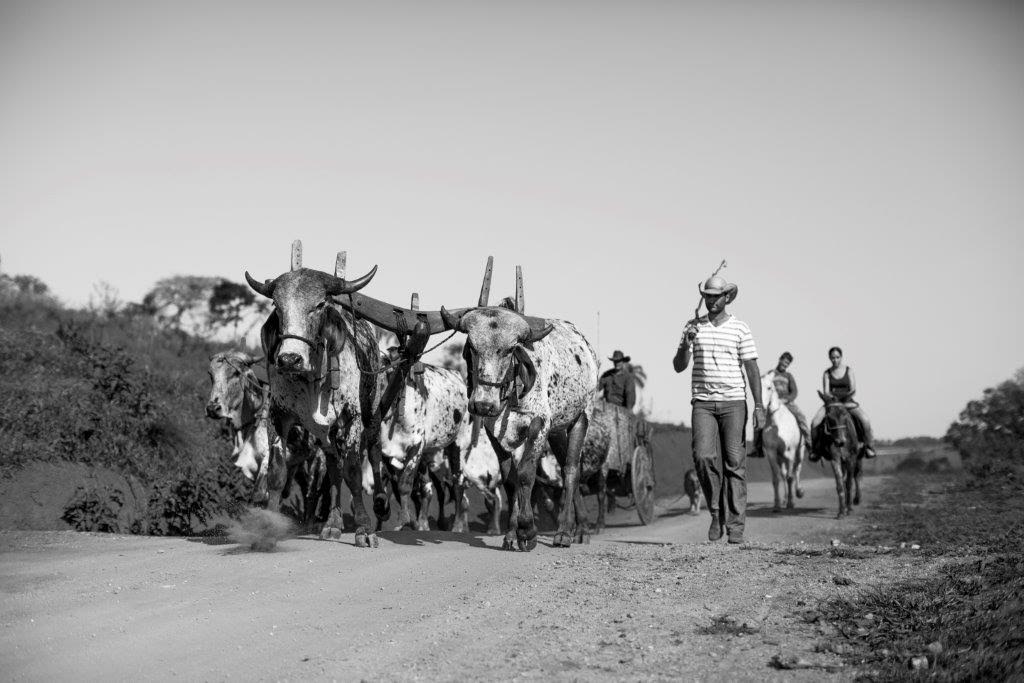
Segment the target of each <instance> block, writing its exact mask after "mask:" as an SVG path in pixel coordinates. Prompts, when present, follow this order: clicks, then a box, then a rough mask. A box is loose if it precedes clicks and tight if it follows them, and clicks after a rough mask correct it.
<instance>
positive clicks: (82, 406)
mask: <svg viewBox="0 0 1024 683" xmlns="http://www.w3.org/2000/svg"><path fill="white" fill-rule="evenodd" d="M38 289H39V288H38V287H36V288H35V290H34V291H36V290H38ZM0 321H3V322H2V323H0V348H3V349H4V352H3V353H2V354H0V476H10V475H11V474H12V473H13V472H14V471H15V470H17V469H18V468H20V467H21V466H23V465H25V464H27V463H28V462H31V461H39V460H42V461H50V462H60V461H71V462H81V463H86V464H89V465H92V466H97V467H103V468H109V469H112V470H114V471H116V472H119V473H122V474H125V475H133V476H134V477H135V478H136V479H137V480H138V481H139V483H140V484H141V486H142V487H143V489H144V490H145V491H146V492H147V493H148V500H149V506H148V510H147V512H145V513H142V512H139V511H135V510H134V509H133V510H132V511H131V512H130V513H129V511H128V510H127V509H126V507H125V505H126V499H125V493H124V492H122V491H120V490H118V489H116V488H104V487H97V486H92V487H83V488H81V489H79V492H78V494H77V495H76V496H75V497H74V498H73V499H72V500H71V502H70V503H69V504H68V505H67V507H66V508H65V510H64V513H63V518H64V520H65V521H66V522H68V523H69V524H70V525H71V526H73V527H74V528H76V529H81V530H95V531H115V532H121V533H125V532H132V533H156V534H192V533H196V532H198V531H200V530H201V528H202V526H203V525H204V524H207V523H208V522H209V521H210V520H211V519H212V517H213V516H215V515H218V514H221V513H224V512H230V511H232V510H234V509H235V507H236V506H237V504H238V501H239V500H240V499H241V498H242V497H243V490H242V489H243V486H242V481H241V479H240V478H239V477H238V475H237V474H236V472H235V471H234V467H233V466H232V465H231V463H230V462H229V459H228V458H227V455H228V453H230V451H231V444H230V441H229V440H228V438H227V435H226V434H225V433H224V432H223V431H222V428H221V425H219V424H218V423H215V422H214V421H212V420H209V419H208V418H206V416H205V412H204V410H203V406H204V404H205V402H206V392H207V391H208V390H209V379H208V378H207V376H206V368H207V363H208V358H209V356H210V355H211V354H212V353H213V352H215V351H216V350H218V348H217V347H216V346H215V345H213V344H209V343H207V342H205V341H203V340H201V339H197V338H194V337H189V338H188V339H185V340H184V341H183V340H182V337H181V335H180V334H179V335H176V334H171V333H168V332H165V331H162V330H161V329H159V328H158V327H157V326H156V325H155V324H154V323H153V321H152V318H151V317H150V316H148V315H141V314H139V309H138V308H137V307H128V308H126V309H124V310H122V311H113V312H112V311H103V312H102V313H97V312H90V311H75V310H67V309H65V308H63V307H62V306H61V305H60V304H59V303H57V302H56V301H55V300H53V299H50V298H41V297H39V296H38V295H37V294H34V293H33V294H31V295H29V294H24V293H21V292H19V291H16V290H5V291H4V292H2V293H0ZM143 500H146V496H145V495H144V496H143ZM132 515H134V516H136V517H138V516H141V517H142V518H141V519H134V518H133V519H130V521H128V522H126V521H125V519H126V518H129V517H131V516H132Z"/></svg>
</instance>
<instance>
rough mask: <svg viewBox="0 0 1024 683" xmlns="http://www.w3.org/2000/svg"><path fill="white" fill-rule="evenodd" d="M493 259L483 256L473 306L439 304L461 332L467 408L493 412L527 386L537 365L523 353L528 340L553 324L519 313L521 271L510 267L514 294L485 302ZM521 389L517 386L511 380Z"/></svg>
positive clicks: (452, 326)
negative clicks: (457, 307)
mask: <svg viewBox="0 0 1024 683" xmlns="http://www.w3.org/2000/svg"><path fill="white" fill-rule="evenodd" d="M493 265H494V258H493V257H488V258H487V268H486V270H485V271H484V282H483V286H482V287H481V288H480V298H479V301H478V302H477V303H478V305H477V307H476V308H469V309H460V310H455V311H448V310H446V309H445V308H444V307H442V308H441V318H442V320H444V325H445V327H446V328H447V329H451V330H457V331H459V332H462V333H464V334H465V335H466V337H467V338H466V345H465V348H464V351H463V353H464V355H465V357H466V368H467V370H468V373H469V411H470V412H471V413H473V414H474V415H480V416H483V417H496V416H498V415H500V414H501V412H502V411H503V410H504V408H505V406H506V404H508V403H509V402H512V403H513V404H515V403H518V399H520V398H522V396H524V395H525V394H526V393H527V392H529V391H530V389H531V388H532V387H533V383H534V381H535V379H536V376H537V369H536V367H535V366H534V364H533V361H532V360H530V357H529V355H528V354H527V353H526V351H527V349H532V348H533V344H534V342H538V341H540V340H541V339H543V338H544V337H545V336H547V335H548V334H549V333H550V332H551V330H552V329H553V328H552V326H551V325H549V324H548V323H547V321H545V320H544V319H542V318H535V317H532V316H528V315H525V314H524V313H523V311H524V309H525V304H524V300H523V271H522V268H520V267H519V266H516V296H515V299H514V300H509V299H506V300H505V301H504V302H503V304H502V305H500V306H488V305H487V300H488V298H489V297H490V288H491V270H492V268H493ZM517 379H518V380H520V382H521V384H522V390H521V391H517V389H516V380H517Z"/></svg>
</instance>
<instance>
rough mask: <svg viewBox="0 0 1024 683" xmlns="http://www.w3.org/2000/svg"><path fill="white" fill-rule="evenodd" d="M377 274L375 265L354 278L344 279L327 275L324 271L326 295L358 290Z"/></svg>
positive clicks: (349, 292)
mask: <svg viewBox="0 0 1024 683" xmlns="http://www.w3.org/2000/svg"><path fill="white" fill-rule="evenodd" d="M376 274H377V266H374V267H373V268H371V269H370V272H369V273H367V274H366V275H364V276H362V277H359V278H356V279H355V280H346V279H345V278H341V277H334V276H333V275H327V274H326V273H324V276H323V279H324V286H325V287H326V289H327V295H328V296H340V295H341V294H351V293H352V292H358V291H359V290H360V289H362V288H363V287H365V286H366V285H368V284H370V280H372V279H373V276H374V275H376Z"/></svg>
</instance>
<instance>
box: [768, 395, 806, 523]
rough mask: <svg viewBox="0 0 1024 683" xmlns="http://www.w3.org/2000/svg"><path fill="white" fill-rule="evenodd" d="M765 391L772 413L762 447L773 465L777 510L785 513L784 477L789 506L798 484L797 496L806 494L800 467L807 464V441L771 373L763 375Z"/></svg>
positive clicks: (769, 411)
mask: <svg viewBox="0 0 1024 683" xmlns="http://www.w3.org/2000/svg"><path fill="white" fill-rule="evenodd" d="M761 394H762V397H763V398H764V401H765V407H766V410H767V412H768V421H767V423H766V424H765V428H764V432H763V434H762V439H761V449H762V452H763V453H764V457H766V458H767V459H768V463H769V464H770V465H771V468H772V486H773V488H774V489H775V507H774V508H773V510H774V512H781V511H782V495H781V493H780V491H779V484H780V483H781V481H782V479H783V478H785V480H786V507H787V508H790V509H791V508H792V507H793V492H794V487H795V489H796V497H797V498H803V497H804V491H803V489H802V488H800V466H801V465H802V464H803V459H804V449H805V444H804V443H803V437H802V436H801V434H800V425H799V424H797V421H796V418H795V417H793V413H791V412H790V410H789V408H787V407H786V404H785V403H783V402H782V400H781V399H779V394H778V393H777V392H776V391H775V384H774V383H773V382H772V380H771V377H770V376H767V377H762V378H761Z"/></svg>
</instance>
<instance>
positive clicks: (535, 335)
mask: <svg viewBox="0 0 1024 683" xmlns="http://www.w3.org/2000/svg"><path fill="white" fill-rule="evenodd" d="M492 264H493V259H492V258H488V261H487V269H486V271H485V275H484V283H483V286H482V287H481V291H480V298H479V301H478V305H477V307H475V308H470V309H458V310H454V311H447V310H446V309H445V308H444V307H442V308H441V316H442V318H443V320H444V322H445V326H446V327H447V328H448V329H453V330H457V331H459V332H463V333H465V334H466V336H467V339H466V347H465V351H466V356H467V368H468V371H469V397H470V402H469V410H470V412H471V413H473V414H474V415H476V416H479V417H480V418H481V419H482V421H483V426H484V427H485V429H486V431H487V435H488V437H489V438H490V440H491V443H492V445H493V446H494V450H495V451H496V452H497V453H498V457H499V459H500V460H502V461H505V460H509V459H511V461H512V465H511V466H510V467H509V468H508V478H507V481H506V491H507V492H508V494H509V500H510V507H511V510H510V512H509V524H510V526H514V527H515V529H514V535H513V529H511V528H510V529H509V531H508V533H507V534H506V535H505V540H504V543H503V547H504V548H505V549H506V550H512V549H513V548H514V547H518V548H519V550H525V551H529V550H532V549H533V548H534V547H535V546H536V544H537V540H536V536H537V526H536V524H535V522H534V517H533V510H532V505H531V499H532V494H533V483H534V479H535V477H536V471H537V460H536V453H535V450H536V445H537V444H538V443H544V441H545V440H546V441H547V442H548V443H549V444H550V446H551V449H552V451H553V452H554V454H555V457H556V458H557V459H558V461H559V464H560V465H561V466H562V471H563V474H564V490H563V493H562V506H561V510H560V513H559V520H558V530H557V531H556V532H555V536H554V539H553V545H554V546H555V547H568V546H569V545H570V544H571V543H572V542H573V540H576V541H577V542H581V543H582V542H586V541H587V540H589V531H588V530H587V528H586V520H585V518H584V515H585V514H586V512H585V509H584V508H583V506H582V505H577V502H578V498H579V477H580V453H581V451H582V449H583V442H584V439H585V438H586V434H587V426H588V424H589V413H590V411H591V410H592V404H593V387H594V386H596V384H597V371H598V363H597V354H596V353H594V350H593V348H591V346H590V343H589V342H588V341H587V339H586V338H585V337H584V336H583V334H582V333H580V331H579V330H578V329H576V327H575V326H574V325H573V324H572V323H570V322H566V321H563V320H545V319H541V318H535V317H532V316H527V315H525V313H524V310H525V308H524V300H523V281H522V269H521V268H518V267H517V269H516V297H515V305H514V310H509V309H507V308H505V307H502V306H488V305H487V299H488V297H489V294H490V274H491V268H492ZM513 495H514V497H513ZM513 543H514V545H513Z"/></svg>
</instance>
